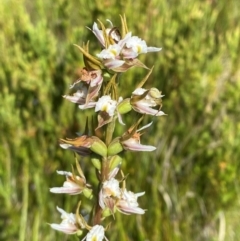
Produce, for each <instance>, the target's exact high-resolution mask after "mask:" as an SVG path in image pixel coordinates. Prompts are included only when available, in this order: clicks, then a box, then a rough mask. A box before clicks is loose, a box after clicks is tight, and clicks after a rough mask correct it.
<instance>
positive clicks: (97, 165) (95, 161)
mask: <svg viewBox="0 0 240 241" xmlns="http://www.w3.org/2000/svg"><path fill="white" fill-rule="evenodd" d="M91 162H92V164H93V166H94V167H95V168H97V169H98V170H100V169H101V161H100V160H99V159H98V158H96V157H92V158H91Z"/></svg>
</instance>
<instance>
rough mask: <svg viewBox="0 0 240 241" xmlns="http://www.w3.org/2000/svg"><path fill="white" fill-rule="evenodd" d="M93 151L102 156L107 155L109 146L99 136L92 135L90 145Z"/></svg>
mask: <svg viewBox="0 0 240 241" xmlns="http://www.w3.org/2000/svg"><path fill="white" fill-rule="evenodd" d="M90 149H91V151H93V152H94V153H96V154H98V155H100V156H103V157H105V156H107V150H108V149H107V146H106V145H105V143H104V142H103V141H102V140H100V139H99V138H98V137H96V136H93V137H92V144H91V147H90Z"/></svg>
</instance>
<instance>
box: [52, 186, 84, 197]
mask: <svg viewBox="0 0 240 241" xmlns="http://www.w3.org/2000/svg"><path fill="white" fill-rule="evenodd" d="M50 192H52V193H66V194H71V195H76V194H79V193H81V192H82V190H81V189H80V188H79V187H74V188H73V187H72V188H69V187H53V188H50Z"/></svg>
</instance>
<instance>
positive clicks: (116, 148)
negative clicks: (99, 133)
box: [108, 138, 123, 156]
mask: <svg viewBox="0 0 240 241" xmlns="http://www.w3.org/2000/svg"><path fill="white" fill-rule="evenodd" d="M121 151H123V146H122V144H121V143H120V141H119V138H116V139H114V140H113V141H112V142H111V143H110V144H109V146H108V156H114V155H116V154H118V153H120V152H121Z"/></svg>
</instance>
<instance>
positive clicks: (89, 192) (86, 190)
mask: <svg viewBox="0 0 240 241" xmlns="http://www.w3.org/2000/svg"><path fill="white" fill-rule="evenodd" d="M82 193H83V195H84V196H85V197H86V198H88V199H92V197H93V195H92V189H89V188H84V189H83V192H82Z"/></svg>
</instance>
